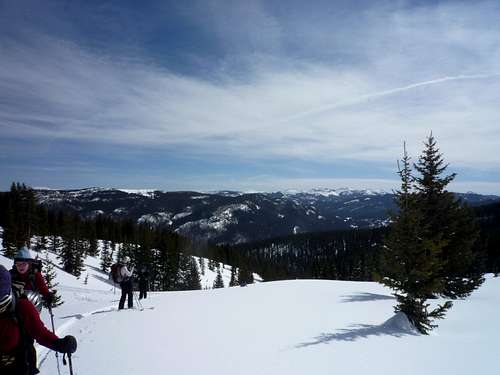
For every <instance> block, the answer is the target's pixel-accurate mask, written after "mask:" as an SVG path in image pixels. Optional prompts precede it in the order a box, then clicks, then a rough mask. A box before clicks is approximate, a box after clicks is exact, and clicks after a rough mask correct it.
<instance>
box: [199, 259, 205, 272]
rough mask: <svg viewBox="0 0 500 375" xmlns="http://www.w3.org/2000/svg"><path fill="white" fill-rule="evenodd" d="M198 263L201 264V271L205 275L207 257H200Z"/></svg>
mask: <svg viewBox="0 0 500 375" xmlns="http://www.w3.org/2000/svg"><path fill="white" fill-rule="evenodd" d="M198 263H199V264H200V273H201V274H202V275H205V259H204V258H202V257H199V258H198Z"/></svg>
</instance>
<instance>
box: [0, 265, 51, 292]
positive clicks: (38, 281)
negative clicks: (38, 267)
mask: <svg viewBox="0 0 500 375" xmlns="http://www.w3.org/2000/svg"><path fill="white" fill-rule="evenodd" d="M9 272H10V276H11V278H12V284H13V286H14V287H15V286H16V285H17V284H20V283H23V284H24V290H34V291H36V292H38V293H40V294H41V295H42V296H44V297H47V296H49V294H50V292H49V288H48V287H47V283H46V282H45V279H44V277H43V275H42V273H41V272H39V271H33V270H31V269H30V270H29V271H28V272H26V273H24V274H20V273H19V272H18V271H17V269H16V268H15V267H14V268H12V269H11V270H9Z"/></svg>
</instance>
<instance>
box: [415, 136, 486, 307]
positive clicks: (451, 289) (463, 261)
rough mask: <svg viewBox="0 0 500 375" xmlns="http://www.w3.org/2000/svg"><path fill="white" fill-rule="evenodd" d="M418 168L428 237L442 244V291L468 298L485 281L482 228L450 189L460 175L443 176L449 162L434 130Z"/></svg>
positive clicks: (417, 182)
mask: <svg viewBox="0 0 500 375" xmlns="http://www.w3.org/2000/svg"><path fill="white" fill-rule="evenodd" d="M414 167H415V169H416V170H417V172H419V174H420V175H419V176H418V177H416V178H415V188H416V199H417V204H418V206H419V208H420V210H421V211H422V215H423V219H424V221H425V224H426V225H425V232H424V237H425V238H426V239H428V240H429V241H433V242H440V243H441V244H442V251H441V254H440V261H441V263H442V269H441V272H440V275H439V276H440V277H441V278H442V280H443V282H444V285H443V288H442V290H441V291H439V292H438V294H440V295H442V296H445V297H448V298H452V299H455V298H463V297H466V296H468V295H469V294H470V293H472V291H473V290H474V289H476V288H477V287H479V286H480V285H481V284H482V282H483V281H484V279H483V277H482V274H481V272H480V270H479V266H478V265H477V263H478V256H477V254H476V253H475V252H474V243H475V241H476V239H477V238H478V236H479V230H478V226H477V224H476V223H475V221H474V216H473V213H472V211H471V210H470V209H469V207H468V206H467V205H466V204H465V203H464V202H461V201H459V200H458V199H457V198H456V197H455V195H454V194H453V193H452V192H449V191H447V190H446V187H447V185H448V184H449V183H450V182H451V181H453V179H454V178H455V177H456V174H455V173H452V174H450V175H447V176H443V173H444V172H445V171H446V168H447V167H448V165H447V164H444V160H443V157H442V154H440V153H439V149H438V148H437V146H436V141H435V139H434V137H433V135H432V133H431V134H430V136H429V137H428V139H427V141H426V142H425V149H424V151H423V153H422V155H421V156H420V158H419V160H418V163H417V164H415V165H414Z"/></svg>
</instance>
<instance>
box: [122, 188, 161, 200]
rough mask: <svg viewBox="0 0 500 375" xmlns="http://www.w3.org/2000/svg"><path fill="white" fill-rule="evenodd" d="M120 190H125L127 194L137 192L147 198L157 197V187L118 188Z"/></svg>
mask: <svg viewBox="0 0 500 375" xmlns="http://www.w3.org/2000/svg"><path fill="white" fill-rule="evenodd" d="M117 190H118V191H123V192H124V193H127V194H137V195H142V196H145V197H147V198H153V199H154V197H155V191H157V190H155V189H117Z"/></svg>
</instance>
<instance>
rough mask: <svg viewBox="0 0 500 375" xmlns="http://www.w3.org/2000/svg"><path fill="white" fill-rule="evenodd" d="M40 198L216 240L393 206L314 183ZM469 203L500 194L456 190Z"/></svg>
mask: <svg viewBox="0 0 500 375" xmlns="http://www.w3.org/2000/svg"><path fill="white" fill-rule="evenodd" d="M36 194H37V197H38V199H39V201H40V203H43V204H46V205H48V206H50V207H55V208H64V209H70V210H73V211H76V212H78V213H79V214H80V215H81V216H83V217H94V216H96V215H99V214H103V215H109V216H111V217H114V218H118V219H119V218H132V219H133V220H136V221H137V222H138V223H150V224H153V225H164V226H168V227H170V228H172V230H175V231H176V232H178V233H179V234H182V235H185V236H190V237H200V238H205V239H208V240H211V241H213V242H216V243H224V242H225V243H242V242H250V241H255V240H261V239H267V238H272V237H277V236H284V235H288V234H297V233H304V232H319V231H327V230H334V229H349V228H370V227H379V226H384V225H387V224H388V211H389V210H391V209H395V206H394V203H393V194H392V193H389V192H384V191H373V190H350V189H336V190H334V189H313V190H310V191H285V192H275V193H242V192H235V191H219V192H211V193H201V192H190V191H176V192H162V191H158V190H123V189H104V188H87V189H79V190H47V189H36ZM457 195H458V196H459V197H460V198H461V199H463V200H465V201H467V202H468V203H469V204H470V205H472V206H477V205H482V204H487V203H491V202H494V201H500V197H498V196H492V195H488V196H487V195H480V194H475V193H466V194H457Z"/></svg>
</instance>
